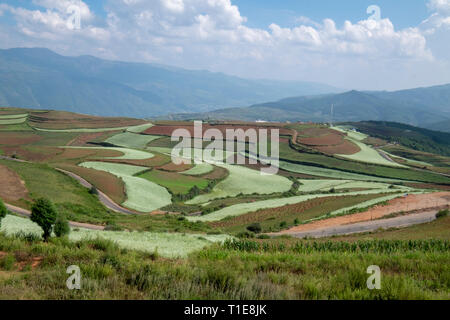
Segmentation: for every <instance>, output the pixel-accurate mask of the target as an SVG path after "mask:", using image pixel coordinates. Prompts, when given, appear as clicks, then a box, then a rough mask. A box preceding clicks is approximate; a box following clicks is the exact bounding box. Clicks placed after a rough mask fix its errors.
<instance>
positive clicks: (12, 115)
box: [0, 113, 28, 120]
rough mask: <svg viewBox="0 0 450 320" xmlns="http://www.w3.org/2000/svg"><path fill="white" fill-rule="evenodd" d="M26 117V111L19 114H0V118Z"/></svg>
mask: <svg viewBox="0 0 450 320" xmlns="http://www.w3.org/2000/svg"><path fill="white" fill-rule="evenodd" d="M26 117H28V113H21V114H3V115H1V114H0V120H5V119H19V118H26Z"/></svg>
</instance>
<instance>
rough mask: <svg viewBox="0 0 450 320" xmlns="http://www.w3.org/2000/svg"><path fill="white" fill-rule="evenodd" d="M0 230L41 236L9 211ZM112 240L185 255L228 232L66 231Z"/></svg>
mask: <svg viewBox="0 0 450 320" xmlns="http://www.w3.org/2000/svg"><path fill="white" fill-rule="evenodd" d="M1 231H2V232H4V233H5V234H6V235H14V234H16V233H18V232H25V233H28V234H30V233H31V234H35V235H38V236H40V235H41V234H42V229H41V228H40V227H39V226H38V225H37V224H35V223H34V222H32V221H31V220H29V219H26V218H21V217H16V216H11V215H8V216H7V217H6V218H5V219H4V220H2V226H1ZM97 238H101V239H107V240H111V241H113V242H114V243H116V244H117V245H119V246H120V247H122V248H126V249H133V250H139V251H144V252H149V253H153V252H155V251H157V252H158V254H160V255H161V256H163V257H167V258H180V257H186V256H187V255H188V254H189V253H191V252H193V251H198V250H200V249H202V248H204V247H205V246H207V245H210V244H212V243H214V242H223V241H225V240H226V239H229V238H230V236H227V235H204V234H182V233H156V232H127V231H98V230H88V229H83V228H79V229H77V231H74V230H73V228H72V232H71V233H70V235H69V239H70V240H71V241H80V240H88V239H94V240H95V239H97Z"/></svg>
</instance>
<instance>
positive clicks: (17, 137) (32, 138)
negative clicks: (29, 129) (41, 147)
mask: <svg viewBox="0 0 450 320" xmlns="http://www.w3.org/2000/svg"><path fill="white" fill-rule="evenodd" d="M41 139H42V137H40V136H38V135H37V134H34V133H25V132H0V145H7V146H17V145H24V144H29V143H33V142H36V141H39V140H41Z"/></svg>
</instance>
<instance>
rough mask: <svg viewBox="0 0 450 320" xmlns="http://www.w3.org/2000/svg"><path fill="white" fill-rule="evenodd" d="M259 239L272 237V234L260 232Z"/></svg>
mask: <svg viewBox="0 0 450 320" xmlns="http://www.w3.org/2000/svg"><path fill="white" fill-rule="evenodd" d="M257 238H258V239H270V236H268V235H267V234H260V235H259V236H257Z"/></svg>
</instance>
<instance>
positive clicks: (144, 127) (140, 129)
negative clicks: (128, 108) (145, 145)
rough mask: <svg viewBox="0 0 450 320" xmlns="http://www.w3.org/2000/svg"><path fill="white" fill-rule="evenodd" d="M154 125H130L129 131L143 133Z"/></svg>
mask: <svg viewBox="0 0 450 320" xmlns="http://www.w3.org/2000/svg"><path fill="white" fill-rule="evenodd" d="M151 127H153V124H151V123H146V124H141V125H138V126H133V127H128V129H127V131H128V132H131V133H141V132H144V131H145V130H147V129H149V128H151Z"/></svg>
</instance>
